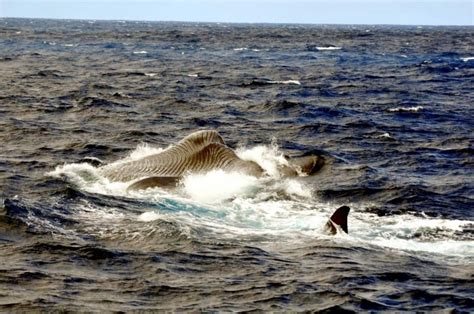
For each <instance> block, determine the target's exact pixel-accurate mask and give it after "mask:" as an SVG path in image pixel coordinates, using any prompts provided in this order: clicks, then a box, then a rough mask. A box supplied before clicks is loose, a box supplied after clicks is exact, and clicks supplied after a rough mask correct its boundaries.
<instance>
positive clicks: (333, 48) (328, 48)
mask: <svg viewBox="0 0 474 314" xmlns="http://www.w3.org/2000/svg"><path fill="white" fill-rule="evenodd" d="M316 49H317V50H319V51H324V50H341V49H342V47H334V46H328V47H316Z"/></svg>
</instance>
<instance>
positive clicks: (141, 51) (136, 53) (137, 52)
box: [133, 50, 148, 55]
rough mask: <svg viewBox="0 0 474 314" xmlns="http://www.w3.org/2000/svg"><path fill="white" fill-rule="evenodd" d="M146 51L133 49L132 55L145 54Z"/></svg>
mask: <svg viewBox="0 0 474 314" xmlns="http://www.w3.org/2000/svg"><path fill="white" fill-rule="evenodd" d="M147 53H148V52H147V51H145V50H140V51H134V52H133V54H134V55H144V54H147Z"/></svg>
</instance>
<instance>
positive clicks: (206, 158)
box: [99, 130, 324, 189]
mask: <svg viewBox="0 0 474 314" xmlns="http://www.w3.org/2000/svg"><path fill="white" fill-rule="evenodd" d="M323 165H324V158H323V157H322V156H318V155H309V156H301V157H299V158H288V166H286V165H285V166H281V167H280V169H279V171H280V173H281V176H282V177H288V176H297V175H298V174H303V175H309V174H313V173H315V172H316V171H318V170H319V169H320V168H321V167H322V166H323ZM215 169H222V170H224V171H229V172H231V171H237V172H240V173H243V174H246V175H251V176H255V177H261V176H263V175H265V171H264V170H263V169H262V167H260V166H259V165H258V164H257V163H256V162H254V161H250V160H243V159H241V158H239V157H238V156H237V154H236V153H235V152H234V151H233V150H232V149H231V148H229V147H228V146H226V145H225V142H224V140H223V138H222V137H221V136H220V135H219V134H218V133H217V132H216V131H214V130H203V131H197V132H195V133H192V134H190V135H188V136H186V137H185V138H184V139H182V140H181V141H179V142H178V143H177V144H176V145H174V146H172V147H170V148H168V149H166V150H164V151H162V152H160V153H157V154H154V155H151V156H147V157H143V158H141V159H138V160H133V161H129V162H124V163H115V164H110V165H105V166H103V167H101V168H99V172H100V173H101V175H103V176H105V177H106V178H108V179H109V180H111V181H118V182H130V181H134V180H138V181H136V182H134V183H133V184H132V185H130V187H129V189H145V188H149V187H155V186H159V187H169V186H175V185H176V184H177V183H178V182H179V180H180V178H182V177H183V175H185V174H188V173H206V172H209V171H211V170H215Z"/></svg>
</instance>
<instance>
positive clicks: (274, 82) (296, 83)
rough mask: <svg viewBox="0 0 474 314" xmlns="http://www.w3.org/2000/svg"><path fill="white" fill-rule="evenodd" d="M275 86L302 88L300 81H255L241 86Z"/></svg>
mask: <svg viewBox="0 0 474 314" xmlns="http://www.w3.org/2000/svg"><path fill="white" fill-rule="evenodd" d="M274 84H283V85H297V86H300V85H301V82H300V81H298V80H282V81H279V80H267V79H254V80H252V81H251V82H249V83H243V84H241V86H243V87H258V86H265V85H274Z"/></svg>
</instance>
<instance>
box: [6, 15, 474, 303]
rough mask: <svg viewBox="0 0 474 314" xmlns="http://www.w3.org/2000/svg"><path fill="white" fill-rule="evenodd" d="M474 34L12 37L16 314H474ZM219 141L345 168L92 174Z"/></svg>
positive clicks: (268, 29)
mask: <svg viewBox="0 0 474 314" xmlns="http://www.w3.org/2000/svg"><path fill="white" fill-rule="evenodd" d="M473 35H474V28H472V27H395V26H390V27H389V26H377V27H375V26H324V25H321V26H309V25H227V24H183V23H145V22H119V21H117V22H99V21H51V20H26V19H25V20H23V19H1V20H0V77H1V79H0V87H1V88H0V143H2V145H1V151H0V201H1V204H3V205H2V207H0V306H1V307H0V308H1V310H2V311H7V312H8V311H29V310H72V311H78V310H79V311H103V310H112V311H131V310H177V311H196V310H197V311H201V310H202V311H246V310H262V311H270V310H273V311H305V310H311V311H313V310H321V311H324V310H326V311H339V310H348V311H381V310H392V311H432V310H448V311H449V310H458V311H466V312H469V311H473V310H474V298H473V295H474V277H473V276H474V275H473V274H474V260H473V259H474V212H473V204H474V199H473V190H474V189H473V188H474V183H473V179H472V178H473V175H474V170H473V169H474V167H473V164H474V159H473V139H474V136H473V134H474V133H473V126H474V107H473V103H474V92H473V86H474V85H473V83H474V59H473V57H474V52H473V47H474V36H473ZM200 129H215V130H217V131H218V132H219V133H220V134H221V135H222V137H223V138H224V139H225V141H226V143H227V145H229V146H230V147H233V148H235V149H236V151H237V152H238V154H239V156H241V157H242V158H247V159H253V160H255V161H257V162H259V163H260V164H261V165H262V166H264V168H265V167H267V168H268V169H270V170H271V168H272V166H274V165H275V163H276V162H278V160H279V159H278V158H280V157H281V155H282V154H288V155H299V154H302V153H305V152H311V151H313V152H318V153H322V154H324V155H325V156H326V158H327V161H328V163H327V164H326V165H325V167H324V168H323V169H322V171H321V172H319V173H317V174H316V175H314V176H309V177H300V178H295V179H289V180H283V179H282V180H273V181H271V182H270V181H265V179H256V178H249V177H245V176H239V175H237V174H225V173H220V172H214V173H210V174H207V175H196V176H190V177H188V178H187V179H186V180H185V181H184V182H182V183H181V186H180V188H179V189H178V190H177V191H164V190H161V189H152V190H147V191H143V192H136V193H131V192H127V191H126V190H125V189H126V186H124V185H121V184H116V183H111V182H108V181H107V180H106V179H105V178H102V177H101V176H100V175H99V174H98V172H97V171H96V170H97V168H95V167H93V166H91V165H88V164H83V163H81V161H82V160H83V158H85V157H96V158H100V159H101V160H103V161H104V162H106V163H110V162H114V161H117V160H121V159H124V158H129V159H133V158H139V157H141V156H144V155H147V154H150V153H154V152H157V151H159V150H160V149H162V148H166V147H168V146H169V145H172V144H173V143H176V142H177V141H179V140H180V139H181V138H183V137H184V136H186V135H188V134H190V133H192V132H194V131H196V130H200ZM144 144H146V145H144ZM340 205H349V206H350V207H351V214H350V217H349V235H346V236H344V235H338V236H335V237H331V236H327V235H325V234H324V233H323V232H322V231H321V230H322V227H323V226H324V224H325V222H326V219H327V218H328V217H329V216H330V214H331V212H332V211H333V210H334V209H335V208H336V207H338V206H340Z"/></svg>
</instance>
